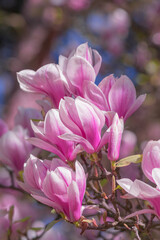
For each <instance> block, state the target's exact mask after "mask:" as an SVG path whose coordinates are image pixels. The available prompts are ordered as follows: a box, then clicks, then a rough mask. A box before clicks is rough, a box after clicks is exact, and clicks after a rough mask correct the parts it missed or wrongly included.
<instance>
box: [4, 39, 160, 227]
mask: <svg viewBox="0 0 160 240" xmlns="http://www.w3.org/2000/svg"><path fill="white" fill-rule="evenodd" d="M101 61H102V60H101V56H100V55H99V54H98V52H97V51H96V50H92V49H91V48H89V47H88V44H87V43H85V44H82V45H80V46H79V47H77V49H75V50H74V51H73V52H72V53H71V54H70V56H69V57H68V58H66V57H64V56H60V57H59V64H58V65H56V64H47V65H45V66H43V67H41V68H40V69H38V70H37V71H32V70H23V71H21V72H19V73H18V74H17V77H18V82H19V84H20V88H21V89H22V90H24V91H27V92H32V93H35V94H36V93H38V94H41V95H42V98H41V100H38V104H39V105H40V106H41V109H42V111H41V112H39V111H38V110H33V109H27V110H24V109H20V110H19V112H18V114H17V116H16V118H15V127H14V129H12V130H10V131H9V130H8V128H7V125H6V124H5V122H3V121H1V122H0V125H1V138H0V161H1V163H3V164H4V165H6V166H8V167H9V169H12V171H13V172H14V174H15V176H16V177H15V178H17V179H19V180H16V179H14V181H15V182H16V184H18V185H19V186H20V187H21V188H22V189H23V190H25V191H26V192H28V193H29V194H30V195H31V196H32V197H33V198H35V199H36V200H38V201H39V202H41V203H43V204H45V205H48V206H50V207H52V208H54V209H55V210H56V211H57V212H58V213H59V214H61V216H63V218H64V219H65V220H67V221H69V222H77V221H80V220H82V211H83V207H82V203H83V198H84V195H85V191H86V180H87V177H88V173H87V170H86V169H85V168H84V167H83V165H82V164H81V163H80V161H79V156H80V154H82V153H83V154H85V155H86V156H87V158H88V159H92V161H93V162H95V163H96V164H98V163H97V162H98V161H101V159H100V157H99V153H103V152H105V153H106V154H107V158H108V160H110V161H111V165H112V169H113V170H114V171H116V162H115V161H116V160H118V159H119V154H120V146H121V140H122V134H123V131H124V123H125V121H126V120H127V118H129V117H130V116H131V115H132V114H133V113H134V112H135V111H136V110H137V109H138V108H139V107H140V106H141V104H142V103H143V101H144V100H145V95H141V96H139V97H138V98H136V90H135V87H134V85H133V83H132V81H131V80H130V79H129V78H128V77H127V76H121V77H120V78H115V77H114V76H113V75H110V76H107V77H105V78H104V79H103V80H102V81H101V82H100V84H99V85H98V86H97V85H96V84H95V79H96V76H97V74H98V72H99V69H100V66H101ZM30 119H31V122H30ZM26 139H27V140H26ZM33 146H35V147H36V148H34V147H33ZM37 147H38V148H39V149H43V150H46V156H47V158H48V159H43V160H41V159H39V158H38V156H40V155H39V150H38V149H37ZM159 152H160V142H159V141H157V142H156V141H155V142H154V141H151V142H149V143H148V144H147V146H146V147H145V149H144V153H143V160H142V170H143V172H144V174H145V175H146V176H147V178H148V179H149V180H151V181H152V182H153V183H155V184H156V185H157V187H156V188H154V187H151V186H150V185H148V184H146V183H144V182H142V181H140V180H135V181H134V182H132V181H131V180H130V179H127V178H123V179H119V180H117V183H118V184H119V185H120V186H121V187H122V188H123V189H124V190H125V191H126V192H127V194H126V195H125V196H123V197H124V198H128V199H130V198H134V197H136V198H140V199H143V200H147V201H149V202H150V203H151V204H152V206H153V207H154V210H152V213H154V214H156V215H157V216H159V217H160V191H159V189H160V157H159V156H160V153H159ZM30 154H31V155H30ZM29 155H30V157H29ZM28 157H29V159H28ZM27 159H28V160H27ZM26 160H27V161H26ZM106 161H107V160H106ZM25 162H26V163H25ZM113 166H114V168H113ZM102 168H103V169H104V167H103V166H102ZM20 171H24V172H23V179H22V178H21V180H20V176H19V175H20ZM17 182H18V183H17ZM114 184H115V185H116V183H114ZM114 184H113V186H112V187H114V189H112V191H115V187H116V186H115V185H114ZM104 196H105V199H107V196H106V195H105V194H104ZM145 211H146V212H147V210H143V213H144V212H145ZM148 211H150V209H149V210H148ZM135 214H138V212H137V213H135ZM94 224H95V225H96V223H94Z"/></svg>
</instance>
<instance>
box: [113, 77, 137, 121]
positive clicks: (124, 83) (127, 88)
mask: <svg viewBox="0 0 160 240" xmlns="http://www.w3.org/2000/svg"><path fill="white" fill-rule="evenodd" d="M135 100H136V90H135V87H134V85H133V83H132V81H131V80H130V79H129V78H128V77H127V76H123V75H122V76H121V77H120V78H119V79H117V80H116V82H115V84H114V85H113V86H112V88H111V90H110V92H109V95H108V101H109V105H110V107H111V110H112V111H114V112H117V113H118V115H119V117H125V115H126V113H127V111H128V109H130V107H131V106H132V105H133V104H134V102H135Z"/></svg>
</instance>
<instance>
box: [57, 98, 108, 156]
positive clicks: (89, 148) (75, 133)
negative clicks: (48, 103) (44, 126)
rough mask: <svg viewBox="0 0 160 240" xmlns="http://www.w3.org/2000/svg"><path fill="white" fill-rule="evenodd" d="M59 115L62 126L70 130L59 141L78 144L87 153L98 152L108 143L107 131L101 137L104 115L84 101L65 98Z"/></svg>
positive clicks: (61, 103)
mask: <svg viewBox="0 0 160 240" xmlns="http://www.w3.org/2000/svg"><path fill="white" fill-rule="evenodd" d="M59 115H60V119H61V121H62V122H63V123H64V125H65V126H66V127H67V128H68V129H70V130H71V132H70V133H67V132H66V133H64V134H63V135H61V136H60V138H61V139H64V140H68V141H74V142H76V143H80V144H81V145H82V146H83V148H84V150H85V151H86V152H88V153H94V152H97V151H99V150H100V149H101V148H102V146H103V145H105V144H106V143H107V142H108V137H109V130H106V131H105V133H104V134H103V136H101V132H102V128H103V127H104V126H105V115H104V113H103V112H102V111H101V110H100V109H99V108H97V107H96V106H94V105H93V104H90V103H89V102H88V101H86V100H85V99H83V98H81V97H77V98H76V99H73V98H69V97H66V98H65V100H61V102H60V106H59Z"/></svg>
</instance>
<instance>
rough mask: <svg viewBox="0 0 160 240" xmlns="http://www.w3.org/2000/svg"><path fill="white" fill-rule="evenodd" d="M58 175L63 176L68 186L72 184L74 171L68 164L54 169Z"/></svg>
mask: <svg viewBox="0 0 160 240" xmlns="http://www.w3.org/2000/svg"><path fill="white" fill-rule="evenodd" d="M54 172H55V173H56V174H57V176H58V177H59V178H61V179H62V180H63V181H64V182H65V184H66V186H67V187H68V186H69V185H70V184H71V181H72V172H71V168H69V167H68V166H66V167H60V166H59V167H57V168H56V169H55V171H54Z"/></svg>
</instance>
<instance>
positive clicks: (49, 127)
mask: <svg viewBox="0 0 160 240" xmlns="http://www.w3.org/2000/svg"><path fill="white" fill-rule="evenodd" d="M31 124H32V128H33V130H34V133H35V136H36V138H30V139H29V141H30V143H32V144H33V145H35V146H37V147H39V148H42V149H45V150H47V151H50V152H52V153H54V154H56V155H58V156H59V157H60V158H61V159H62V160H63V161H66V160H68V161H72V160H74V159H75V158H76V155H77V153H78V152H79V151H80V150H81V147H80V146H75V143H74V142H73V141H72V140H71V141H66V140H63V139H60V138H59V136H61V135H62V134H64V133H68V134H71V133H72V132H71V130H69V129H68V128H67V127H66V126H65V125H64V124H63V122H62V121H61V119H60V117H59V111H58V110H57V109H51V110H49V111H48V112H47V114H46V116H45V120H44V122H43V121H40V122H39V123H38V124H36V123H34V122H31Z"/></svg>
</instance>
